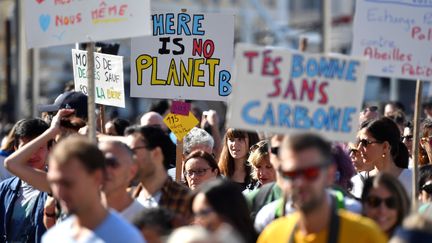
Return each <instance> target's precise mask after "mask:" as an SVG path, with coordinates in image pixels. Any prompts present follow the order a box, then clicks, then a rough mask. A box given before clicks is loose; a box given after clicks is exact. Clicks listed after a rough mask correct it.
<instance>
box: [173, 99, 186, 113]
mask: <svg viewBox="0 0 432 243" xmlns="http://www.w3.org/2000/svg"><path fill="white" fill-rule="evenodd" d="M190 109H191V104H190V103H186V102H182V101H175V100H174V101H173V102H172V103H171V113H173V114H177V115H184V116H187V115H189V111H190Z"/></svg>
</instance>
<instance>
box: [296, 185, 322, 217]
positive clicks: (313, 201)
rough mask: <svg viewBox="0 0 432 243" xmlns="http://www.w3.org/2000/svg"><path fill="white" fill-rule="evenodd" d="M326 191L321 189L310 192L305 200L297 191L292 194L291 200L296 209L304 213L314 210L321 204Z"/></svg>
mask: <svg viewBox="0 0 432 243" xmlns="http://www.w3.org/2000/svg"><path fill="white" fill-rule="evenodd" d="M325 196H326V193H325V191H322V192H321V193H311V197H310V198H309V199H307V200H302V199H300V196H299V194H298V193H293V194H292V201H293V202H294V205H295V207H296V208H297V209H299V210H300V211H302V212H303V213H305V214H308V213H310V212H313V211H315V210H316V209H317V208H319V207H320V206H321V205H323V203H324V201H325Z"/></svg>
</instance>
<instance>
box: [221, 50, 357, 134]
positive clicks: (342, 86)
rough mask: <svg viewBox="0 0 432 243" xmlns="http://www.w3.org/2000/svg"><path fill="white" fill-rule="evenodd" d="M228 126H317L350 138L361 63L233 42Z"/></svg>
mask: <svg viewBox="0 0 432 243" xmlns="http://www.w3.org/2000/svg"><path fill="white" fill-rule="evenodd" d="M235 60H236V61H235V62H236V63H235V67H236V76H235V80H236V86H235V87H234V89H233V94H232V96H231V98H230V101H229V103H228V104H230V105H229V106H228V125H227V126H228V127H233V128H243V129H248V130H257V131H266V132H275V133H291V132H305V131H308V132H317V133H320V134H322V135H324V136H326V137H327V138H328V139H331V140H335V141H352V139H354V138H355V133H356V131H357V129H358V114H359V110H360V108H361V103H362V100H363V91H364V86H365V85H364V84H365V75H364V68H365V65H364V64H365V63H364V62H363V61H360V60H358V59H355V58H350V57H345V56H335V57H332V56H324V55H319V54H315V55H312V54H304V53H299V52H291V51H288V50H281V49H266V48H263V47H256V46H250V45H244V44H243V45H241V44H240V45H238V46H237V48H236V59H235Z"/></svg>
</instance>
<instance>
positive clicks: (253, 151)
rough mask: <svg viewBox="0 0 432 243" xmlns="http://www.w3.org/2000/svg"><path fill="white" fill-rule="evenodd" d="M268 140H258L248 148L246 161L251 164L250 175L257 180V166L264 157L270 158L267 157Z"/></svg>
mask: <svg viewBox="0 0 432 243" xmlns="http://www.w3.org/2000/svg"><path fill="white" fill-rule="evenodd" d="M268 146H269V142H268V141H267V140H262V141H259V142H258V143H256V144H254V145H252V146H251V147H250V149H249V152H250V153H249V157H248V163H249V164H250V165H251V166H252V168H253V169H252V172H251V176H252V178H253V179H255V180H257V179H258V175H257V168H256V167H257V166H258V165H259V164H260V163H261V162H262V161H263V160H265V159H268V160H270V157H269V147H268Z"/></svg>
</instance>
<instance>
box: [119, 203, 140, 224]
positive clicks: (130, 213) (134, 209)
mask: <svg viewBox="0 0 432 243" xmlns="http://www.w3.org/2000/svg"><path fill="white" fill-rule="evenodd" d="M142 210H144V206H143V205H142V204H141V203H139V202H138V201H137V200H133V202H132V203H131V205H129V207H127V208H126V209H125V210H123V211H121V212H120V215H121V216H123V218H124V219H126V220H127V221H128V222H132V220H133V219H134V218H135V217H136V215H137V214H138V213H139V212H141V211H142Z"/></svg>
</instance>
